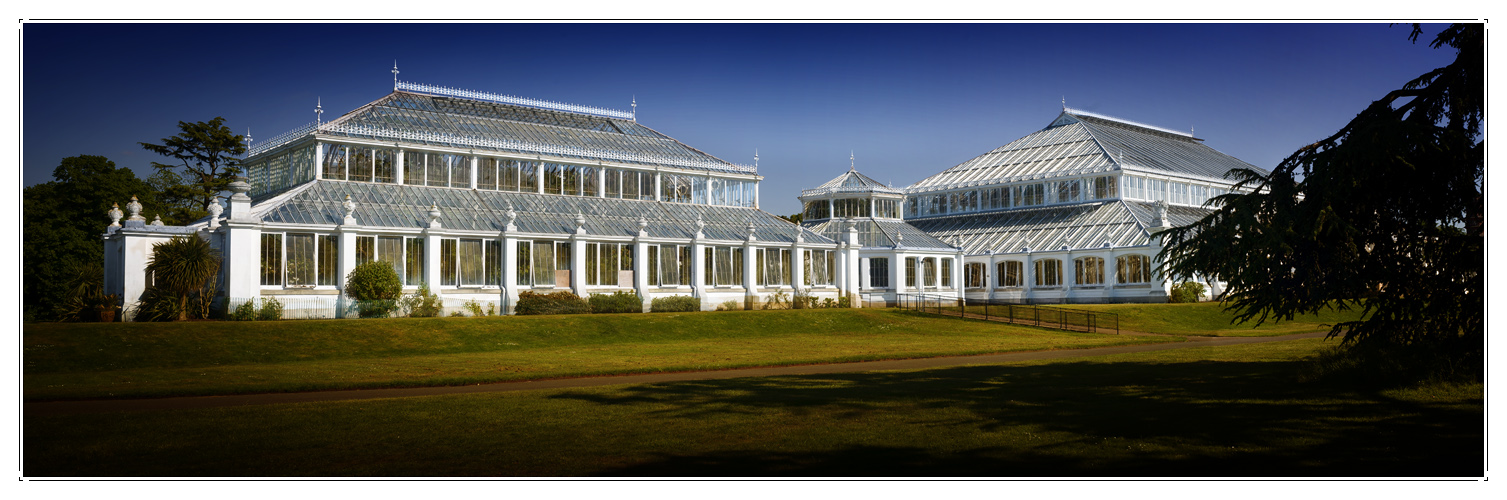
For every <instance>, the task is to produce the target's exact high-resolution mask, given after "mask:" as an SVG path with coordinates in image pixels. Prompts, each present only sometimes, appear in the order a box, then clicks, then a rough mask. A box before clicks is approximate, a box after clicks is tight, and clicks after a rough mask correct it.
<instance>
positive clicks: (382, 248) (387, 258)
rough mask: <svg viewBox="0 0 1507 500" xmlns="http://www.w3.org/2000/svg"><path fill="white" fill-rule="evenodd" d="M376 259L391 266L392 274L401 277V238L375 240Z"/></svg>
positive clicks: (386, 237) (391, 237) (392, 237)
mask: <svg viewBox="0 0 1507 500" xmlns="http://www.w3.org/2000/svg"><path fill="white" fill-rule="evenodd" d="M377 259H378V260H381V261H382V262H386V263H388V264H391V265H392V270H393V272H395V273H397V274H398V276H402V275H403V237H402V236H383V237H380V238H377Z"/></svg>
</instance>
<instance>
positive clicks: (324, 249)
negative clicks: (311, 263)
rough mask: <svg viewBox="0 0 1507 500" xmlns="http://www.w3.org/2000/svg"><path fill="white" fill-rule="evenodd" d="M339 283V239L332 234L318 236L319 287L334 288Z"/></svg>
mask: <svg viewBox="0 0 1507 500" xmlns="http://www.w3.org/2000/svg"><path fill="white" fill-rule="evenodd" d="M339 282H340V237H339V236H337V235H333V234H321V235H319V283H318V284H319V285H325V286H334V285H336V284H338V283H339Z"/></svg>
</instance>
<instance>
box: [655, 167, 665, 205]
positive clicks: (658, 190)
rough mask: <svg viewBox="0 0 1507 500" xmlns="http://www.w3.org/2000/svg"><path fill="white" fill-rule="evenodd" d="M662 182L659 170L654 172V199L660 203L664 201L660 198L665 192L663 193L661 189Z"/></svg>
mask: <svg viewBox="0 0 1507 500" xmlns="http://www.w3.org/2000/svg"><path fill="white" fill-rule="evenodd" d="M660 180H661V179H660V175H659V171H658V170H656V171H654V199H655V200H658V201H664V200H661V199H660V198H659V193H661V192H663V191H662V189H663V188H661V187H660Z"/></svg>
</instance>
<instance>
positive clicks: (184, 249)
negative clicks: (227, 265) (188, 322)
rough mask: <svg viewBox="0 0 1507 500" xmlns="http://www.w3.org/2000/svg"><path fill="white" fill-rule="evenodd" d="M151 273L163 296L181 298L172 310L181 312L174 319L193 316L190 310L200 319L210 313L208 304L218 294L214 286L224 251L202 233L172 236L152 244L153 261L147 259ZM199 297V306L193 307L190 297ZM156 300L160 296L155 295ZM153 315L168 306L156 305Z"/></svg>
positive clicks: (158, 291)
mask: <svg viewBox="0 0 1507 500" xmlns="http://www.w3.org/2000/svg"><path fill="white" fill-rule="evenodd" d="M146 270H147V272H148V273H150V274H151V275H152V281H153V283H155V285H154V286H153V287H152V288H155V289H157V293H158V294H160V295H171V296H173V297H175V298H177V300H178V305H177V306H175V307H173V308H172V309H173V310H175V311H177V312H178V317H176V318H172V319H174V320H183V319H188V318H189V313H191V312H193V313H197V316H198V317H200V318H205V317H208V316H209V311H208V310H207V309H208V308H207V307H205V306H206V305H207V304H208V303H209V300H207V299H206V298H212V297H213V296H214V291H213V289H206V288H207V287H209V286H212V285H211V283H213V282H214V280H215V277H216V276H218V275H219V272H220V251H219V250H216V249H214V248H213V247H211V246H210V245H209V241H208V240H206V239H204V238H200V237H198V236H174V237H173V238H172V239H170V240H167V241H164V242H162V243H156V244H153V245H152V260H151V261H149V262H147V268H146ZM190 299H195V302H197V304H196V306H197V307H192V308H191V307H190V306H189V300H190ZM154 300H156V298H155V297H154ZM153 306H154V308H155V309H154V310H153V311H152V314H154V315H155V314H156V313H158V312H161V311H165V310H166V309H165V308H164V307H160V306H157V305H156V304H154V305H153Z"/></svg>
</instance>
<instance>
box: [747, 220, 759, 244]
mask: <svg viewBox="0 0 1507 500" xmlns="http://www.w3.org/2000/svg"><path fill="white" fill-rule="evenodd" d="M755 229H758V228H757V227H755V226H754V222H753V217H749V218H748V239H753V234H754V230H755Z"/></svg>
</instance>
